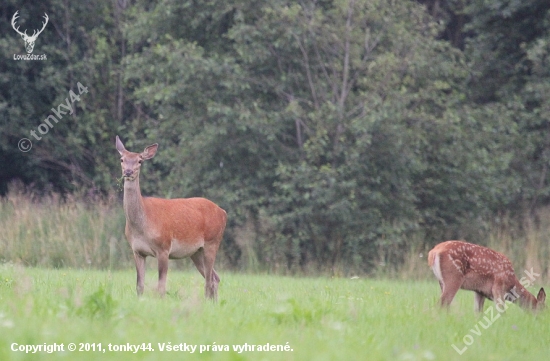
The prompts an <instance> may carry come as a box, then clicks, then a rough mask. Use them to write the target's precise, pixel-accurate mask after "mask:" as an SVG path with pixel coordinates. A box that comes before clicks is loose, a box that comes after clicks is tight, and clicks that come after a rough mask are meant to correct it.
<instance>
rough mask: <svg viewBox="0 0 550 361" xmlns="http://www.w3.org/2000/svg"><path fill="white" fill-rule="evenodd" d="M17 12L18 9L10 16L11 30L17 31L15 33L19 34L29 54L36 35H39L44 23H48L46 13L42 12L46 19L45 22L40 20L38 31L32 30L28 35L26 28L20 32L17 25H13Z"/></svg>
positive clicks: (44, 25)
mask: <svg viewBox="0 0 550 361" xmlns="http://www.w3.org/2000/svg"><path fill="white" fill-rule="evenodd" d="M18 12H19V10H17V11H16V12H15V14H13V18H11V26H12V27H13V30H15V31H17V33H18V34H19V35H21V37H22V38H23V40H24V41H25V48H26V49H27V53H29V54H31V53H32V51H33V49H34V42H35V41H36V38H38V35H40V33H42V31H44V28H45V27H46V24H48V14H46V13H44V19H46V22H42V29H40V30H39V31H38V32H36V30H34V31H33V33H32V35H31V36H28V35H27V30H25V31H24V32H23V33H22V32H20V31H19V26H18V27H17V28H16V27H15V22H16V20H17V18H18V17H19V15H17V13H18Z"/></svg>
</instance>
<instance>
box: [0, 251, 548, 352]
mask: <svg viewBox="0 0 550 361" xmlns="http://www.w3.org/2000/svg"><path fill="white" fill-rule="evenodd" d="M149 262H150V263H151V261H149ZM153 263H154V262H153ZM220 273H221V274H220V276H221V277H222V282H221V284H220V288H219V302H218V303H217V304H213V303H211V302H209V301H205V300H204V299H203V296H202V294H203V280H202V278H201V277H200V275H199V274H198V273H197V272H192V271H183V272H182V271H177V270H175V269H174V267H173V268H172V269H171V271H170V272H169V275H168V290H169V291H168V294H167V296H166V297H165V298H164V299H161V298H160V297H158V296H156V295H155V292H154V288H155V286H156V279H155V278H156V272H154V270H153V269H149V270H148V274H147V281H146V291H145V295H144V296H143V297H142V298H139V299H138V298H137V297H136V295H135V291H134V282H135V273H134V271H133V270H127V271H115V272H106V271H95V270H71V269H61V270H55V269H39V268H23V267H20V266H14V265H12V264H3V265H0V360H54V359H55V360H57V359H66V360H115V359H116V360H125V359H131V360H134V359H140V360H182V359H185V360H194V359H204V360H535V359H539V360H543V359H547V357H548V354H550V344H549V342H548V341H549V338H548V337H549V336H550V322H549V321H550V319H549V316H548V314H549V313H548V312H543V313H542V314H539V315H537V316H533V315H531V314H528V313H525V312H524V311H522V310H521V309H519V308H518V307H517V306H515V305H510V307H509V309H508V311H507V312H506V314H505V315H503V316H502V317H500V318H499V319H497V320H496V321H495V323H494V324H493V325H491V326H490V327H488V328H487V329H484V328H483V327H481V326H478V328H479V330H480V332H481V335H479V336H478V335H476V334H475V333H472V331H470V330H471V329H474V331H476V330H475V327H476V325H479V324H478V321H479V319H478V318H477V317H476V316H475V315H474V313H473V293H472V292H466V291H461V292H459V294H458V296H457V298H456V299H455V301H454V302H453V305H452V307H451V310H450V312H442V311H440V310H438V309H437V307H436V305H437V300H438V297H439V286H438V285H437V282H435V280H434V281H433V282H404V281H388V280H373V279H365V278H360V279H346V278H298V277H281V276H272V275H243V274H231V273H225V272H220ZM492 305H493V303H492V302H486V308H488V307H490V306H492ZM495 313H496V311H495ZM485 324H487V322H485ZM468 334H469V335H471V336H472V338H473V343H472V345H471V346H469V347H468V349H467V350H466V351H465V352H464V353H463V354H462V355H459V354H458V353H457V352H456V351H455V350H454V349H453V348H452V347H451V345H452V344H455V346H457V348H459V349H462V348H463V347H464V343H463V338H464V336H465V335H468ZM71 342H73V343H75V344H76V345H77V347H79V343H89V344H92V343H95V344H98V343H101V345H102V347H103V348H107V347H108V344H112V345H126V344H128V343H130V344H142V343H145V344H149V343H151V347H152V348H153V349H155V351H154V352H149V351H139V352H138V353H136V354H133V353H130V352H109V351H106V352H105V353H98V352H93V351H87V352H86V351H83V352H78V351H75V352H69V351H65V352H58V353H52V354H48V353H38V354H34V355H33V354H25V353H23V352H14V351H11V349H10V348H11V345H12V343H18V344H22V345H23V344H34V345H38V344H44V343H47V344H52V343H58V344H60V343H63V344H64V345H65V350H66V349H67V345H68V344H69V343H71ZM287 342H288V345H289V346H290V348H292V350H293V351H288V352H283V351H281V352H263V351H260V352H258V351H254V352H243V353H240V354H239V353H237V352H234V351H232V349H233V345H243V344H245V343H248V344H249V345H251V344H252V345H265V344H267V343H269V344H271V345H286V344H287ZM158 343H166V344H168V343H171V344H172V345H176V344H180V343H183V344H185V343H186V344H191V345H210V346H211V347H212V345H216V346H218V347H219V346H221V345H228V347H229V349H230V350H231V351H206V352H203V353H199V349H198V347H197V350H196V351H195V353H194V354H189V353H185V352H161V351H159V346H158ZM96 347H97V346H96Z"/></svg>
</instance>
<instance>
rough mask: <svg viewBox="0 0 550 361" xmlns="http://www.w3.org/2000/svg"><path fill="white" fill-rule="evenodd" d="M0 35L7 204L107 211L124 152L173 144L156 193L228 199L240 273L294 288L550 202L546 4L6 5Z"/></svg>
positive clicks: (62, 1) (230, 247)
mask: <svg viewBox="0 0 550 361" xmlns="http://www.w3.org/2000/svg"><path fill="white" fill-rule="evenodd" d="M16 11H19V16H20V17H19V18H18V19H17V21H18V23H17V24H18V26H20V27H21V28H20V30H23V29H24V28H27V29H28V31H27V33H29V34H30V33H31V32H32V29H37V28H40V26H41V21H43V15H44V13H47V15H48V17H49V23H48V25H47V26H46V28H45V30H44V31H43V32H42V33H41V34H40V36H39V37H38V38H37V40H36V45H35V48H34V54H39V55H40V54H46V56H47V59H46V60H42V61H38V60H37V61H23V60H15V58H14V54H24V53H25V48H24V43H23V41H22V40H21V37H20V36H19V35H18V34H17V33H16V32H15V31H14V30H13V28H12V24H11V21H12V17H13V15H14V13H15V12H16ZM0 18H1V19H2V21H1V23H0V27H1V28H2V31H1V35H0V49H1V53H2V54H3V56H4V61H3V62H1V63H0V112H1V122H0V130H1V131H0V139H1V141H0V169H1V171H0V172H1V173H0V192H1V193H2V194H6V193H7V192H8V189H9V185H10V183H11V182H13V181H15V180H18V181H20V182H23V183H24V184H25V185H27V187H29V189H33V190H36V191H37V192H42V193H48V192H56V193H61V194H71V193H75V192H77V193H79V194H86V195H88V196H90V195H93V196H94V197H96V196H98V197H100V196H102V195H106V194H110V193H113V192H115V191H116V188H117V185H116V183H117V178H119V177H120V174H119V173H120V168H119V165H118V163H119V157H118V156H117V152H116V150H115V148H114V137H115V135H117V134H118V135H119V136H120V137H121V138H122V139H123V140H124V142H125V144H126V146H127V148H128V149H129V150H132V151H136V152H137V151H141V150H142V149H143V148H144V147H145V146H146V145H149V144H152V143H159V144H160V147H159V153H158V155H157V157H155V159H153V160H152V161H151V162H150V164H148V165H145V166H144V168H145V169H144V171H143V174H142V179H141V183H142V191H143V193H144V194H146V195H156V196H161V197H169V198H173V197H182V196H183V197H190V196H204V197H207V198H210V199H212V200H213V201H215V202H216V203H218V204H219V205H220V206H222V208H224V209H226V210H227V212H228V217H229V223H228V231H227V236H226V241H225V245H224V251H225V253H226V255H227V257H228V258H229V259H230V260H231V262H232V263H234V264H235V265H238V264H239V263H241V262H243V259H247V262H257V263H259V264H266V263H269V264H276V265H278V267H281V268H284V269H299V268H303V267H310V266H311V267H337V266H339V265H342V264H344V265H345V266H344V267H347V268H350V269H368V268H369V267H370V266H371V265H373V264H374V263H376V262H379V261H380V257H378V255H379V250H380V249H386V250H387V249H390V250H392V252H393V253H391V254H392V255H393V256H392V257H393V258H391V260H390V261H392V262H398V261H399V254H400V252H402V250H403V249H406V248H407V247H409V246H410V245H411V243H412V242H417V243H419V244H430V243H431V244H433V243H434V242H435V241H436V240H437V241H440V240H441V237H444V236H445V237H453V238H462V237H469V236H479V234H480V233H479V232H480V230H483V227H484V226H486V225H487V222H489V221H490V220H492V219H496V218H497V217H499V216H502V215H503V214H512V215H516V216H517V217H520V216H523V215H525V214H533V215H535V214H536V210H537V209H538V208H539V207H542V206H544V205H547V204H548V202H549V200H550V197H549V196H550V193H549V191H550V188H549V182H548V179H547V174H548V165H549V160H550V131H549V130H550V129H549V125H550V66H549V65H550V55H549V54H550V3H548V2H547V1H546V0H526V1H522V2H517V1H501V2H498V3H494V4H493V3H491V2H486V1H482V0H422V1H421V0H418V1H413V0H392V1H387V0H311V1H305V0H304V1H282V0H275V1H270V2H265V1H256V0H248V1H245V0H234V1H231V2H227V1H221V0H208V1H201V2H197V1H176V0H163V1H147V0H136V1H128V0H117V1H106V0H93V1H88V2H69V1H67V0H49V1H44V2H40V3H36V2H31V1H15V0H9V1H6V2H3V3H2V4H1V5H0ZM78 84H80V85H81V86H82V87H85V88H86V90H87V92H86V93H83V94H80V93H79V91H78V90H79V89H80V88H79V86H78ZM70 91H73V92H75V95H76V96H79V100H78V101H74V102H71V104H68V105H71V110H72V112H69V111H68V110H65V108H64V107H61V108H60V104H66V100H67V99H68V94H69V92H70ZM69 100H70V99H69ZM68 105H67V106H68ZM59 111H65V114H61V115H62V117H57V118H56V119H58V122H55V123H51V121H50V123H51V127H50V126H48V128H47V129H46V128H39V127H40V126H41V124H47V123H46V120H47V119H48V116H50V115H52V114H54V113H55V114H60V113H59ZM56 112H57V113H56ZM40 129H42V130H43V131H44V132H45V133H44V132H40V133H37V132H36V131H37V130H38V131H40ZM46 130H47V132H46ZM31 131H35V134H41V135H40V136H41V139H40V140H38V139H36V138H33V137H32V135H31ZM22 138H28V139H29V140H30V141H32V149H30V150H29V151H27V152H22V151H21V150H19V149H18V142H20V140H21V139H22ZM94 197H91V196H90V198H89V199H95V198H94Z"/></svg>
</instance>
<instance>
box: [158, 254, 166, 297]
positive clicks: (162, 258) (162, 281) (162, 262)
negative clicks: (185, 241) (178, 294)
mask: <svg viewBox="0 0 550 361" xmlns="http://www.w3.org/2000/svg"><path fill="white" fill-rule="evenodd" d="M157 259H158V268H159V283H158V287H157V290H158V293H159V294H160V295H161V296H164V294H165V293H166V278H167V276H168V252H162V253H159V254H158V255H157Z"/></svg>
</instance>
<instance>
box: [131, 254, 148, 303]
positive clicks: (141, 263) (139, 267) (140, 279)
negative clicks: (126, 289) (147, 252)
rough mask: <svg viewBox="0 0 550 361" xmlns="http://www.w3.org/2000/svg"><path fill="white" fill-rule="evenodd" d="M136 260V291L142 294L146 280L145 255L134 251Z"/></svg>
mask: <svg viewBox="0 0 550 361" xmlns="http://www.w3.org/2000/svg"><path fill="white" fill-rule="evenodd" d="M134 261H135V263H136V273H137V280H136V291H137V295H138V296H141V295H142V294H143V288H144V281H145V257H143V256H141V255H139V254H138V253H136V252H134Z"/></svg>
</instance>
